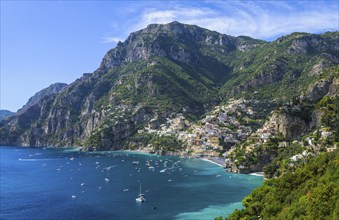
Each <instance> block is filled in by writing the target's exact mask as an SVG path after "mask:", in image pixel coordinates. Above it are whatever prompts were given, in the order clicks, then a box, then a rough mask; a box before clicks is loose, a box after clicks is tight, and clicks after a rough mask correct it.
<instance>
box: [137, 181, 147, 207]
mask: <svg viewBox="0 0 339 220" xmlns="http://www.w3.org/2000/svg"><path fill="white" fill-rule="evenodd" d="M144 196H145V195H144V194H142V193H141V183H140V187H139V195H138V197H137V198H136V199H135V201H136V202H146V199H145V197H144Z"/></svg>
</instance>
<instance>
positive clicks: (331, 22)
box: [126, 1, 338, 40]
mask: <svg viewBox="0 0 339 220" xmlns="http://www.w3.org/2000/svg"><path fill="white" fill-rule="evenodd" d="M208 4H209V5H210V6H211V7H206V4H205V6H203V7H198V6H192V7H189V6H187V5H186V6H185V5H183V6H180V5H173V6H171V5H170V4H169V5H168V6H167V8H166V9H163V8H159V7H158V8H157V7H154V8H151V9H145V10H144V11H142V12H141V14H140V16H139V17H138V20H137V21H136V22H135V23H134V24H133V25H132V26H131V28H130V29H128V30H126V31H128V32H131V31H136V30H139V29H142V28H145V27H146V26H147V25H148V24H151V23H158V24H163V23H169V22H171V21H179V22H182V23H187V24H195V25H198V26H201V27H204V28H207V29H210V30H215V31H218V32H221V33H224V34H229V35H235V36H238V35H248V36H251V37H255V38H260V39H269V40H270V39H275V38H277V37H279V36H281V35H285V34H289V33H292V32H295V31H302V32H313V33H314V32H320V31H324V30H333V29H338V12H337V11H338V6H336V7H331V6H329V5H326V3H319V5H314V4H316V2H312V3H310V2H305V5H300V4H301V3H300V2H299V3H298V4H295V5H291V4H290V3H288V2H273V1H272V2H261V3H260V4H259V3H257V2H247V1H246V2H240V1H236V2H233V1H232V2H208ZM332 6H333V5H332ZM126 34H128V33H126Z"/></svg>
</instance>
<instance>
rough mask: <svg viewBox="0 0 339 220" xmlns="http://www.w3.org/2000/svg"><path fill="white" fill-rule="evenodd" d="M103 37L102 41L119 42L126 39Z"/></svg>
mask: <svg viewBox="0 0 339 220" xmlns="http://www.w3.org/2000/svg"><path fill="white" fill-rule="evenodd" d="M101 39H102V41H101V42H102V43H118V42H119V41H124V39H122V38H120V37H103V38H101Z"/></svg>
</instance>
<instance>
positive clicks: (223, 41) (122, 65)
mask: <svg viewBox="0 0 339 220" xmlns="http://www.w3.org/2000/svg"><path fill="white" fill-rule="evenodd" d="M312 36H313V37H317V39H319V42H326V43H319V44H314V45H313V44H310V45H309V46H308V48H311V49H312V48H313V47H319V48H314V49H312V51H315V52H314V53H313V54H309V52H308V51H309V49H308V50H307V53H306V54H303V53H299V52H298V55H294V54H293V53H292V55H290V56H291V57H290V58H288V59H287V60H285V58H284V57H283V56H278V55H274V54H277V52H275V50H277V51H278V52H279V51H285V52H284V53H286V54H287V53H289V51H288V50H287V49H286V48H287V47H286V48H285V47H284V46H281V45H280V44H283V43H279V42H278V41H277V42H272V43H267V42H264V41H261V40H256V39H252V38H249V37H233V36H228V35H224V34H220V33H217V32H213V31H209V30H206V29H203V28H200V27H197V26H192V25H184V24H180V23H178V22H172V23H169V24H166V25H149V26H148V27H147V28H145V29H143V30H140V31H137V32H134V33H132V34H131V35H130V36H129V37H128V38H127V40H126V41H124V42H119V43H118V45H117V46H116V48H114V49H112V50H110V51H108V52H107V54H106V55H105V56H104V58H103V60H102V62H101V64H100V66H99V68H98V69H97V70H96V71H94V72H93V73H90V74H84V75H83V76H82V77H81V78H79V79H77V80H76V81H74V82H73V83H71V84H70V85H67V86H66V85H63V84H57V85H53V86H51V87H50V88H49V89H47V90H43V91H41V92H39V93H37V94H36V95H35V96H34V97H32V99H30V101H29V102H28V103H27V104H26V106H24V108H23V109H21V110H20V111H19V112H18V114H17V115H16V116H15V117H13V118H11V119H9V120H5V121H3V122H1V124H0V136H1V145H23V146H46V145H51V146H83V147H84V148H85V149H89V150H91V149H119V148H120V147H121V146H122V145H123V143H124V141H125V140H126V138H129V137H132V136H133V135H135V134H136V133H137V131H138V130H140V129H143V128H144V127H145V126H146V125H148V124H149V123H150V122H151V120H153V119H157V121H159V122H163V121H166V118H168V117H170V116H171V115H173V114H176V113H182V114H184V115H185V116H187V117H188V118H194V117H197V116H200V115H202V114H204V113H205V112H206V111H208V110H209V109H211V107H213V106H215V105H216V104H218V103H219V102H220V101H222V100H223V99H224V98H225V97H230V96H238V95H242V93H243V92H245V91H246V90H249V91H251V90H258V89H259V90H260V89H261V88H262V87H264V86H265V85H273V84H275V83H277V82H280V81H284V79H287V78H288V79H294V78H295V79H299V78H300V77H301V75H302V74H301V73H300V72H298V71H294V70H295V68H294V67H290V64H289V61H290V60H289V59H291V60H293V59H295V58H296V59H297V60H298V61H300V62H301V64H304V63H309V62H310V63H312V62H313V60H317V59H321V60H322V61H323V62H324V63H326V66H328V67H331V66H333V65H334V64H335V62H336V58H335V52H336V51H337V50H338V48H336V47H334V46H333V44H334V43H333V42H334V40H333V39H336V38H337V36H338V35H337V33H330V34H327V35H312ZM293 39H294V38H293ZM296 39H298V37H296ZM312 39H313V38H310V39H306V41H307V42H308V41H312ZM291 41H292V40H291V39H285V41H283V42H285V43H284V44H292V43H291ZM317 45H318V46H317ZM319 45H325V46H319ZM272 48H273V49H272ZM325 52H326V54H327V55H326V56H325V55H322V54H323V53H325ZM272 54H273V55H272ZM289 54H290V53H289ZM333 54H334V55H333ZM333 57H334V58H333ZM311 61H312V62H311ZM314 62H315V61H314ZM294 63H295V62H294ZM294 63H293V64H294ZM257 65H260V68H256V67H257ZM306 69H307V68H306V67H305V69H303V71H304V72H305V74H307V73H308V72H307V71H310V70H307V71H306ZM301 72H302V71H301ZM306 72H307V73H306ZM286 77H287V78H286ZM248 79H251V80H248ZM307 85H308V84H307ZM280 86H282V85H280V84H277V88H278V90H279V89H280V88H283V87H280ZM326 88H327V87H326ZM285 89H286V88H285ZM328 90H329V91H336V87H335V86H334V87H333V86H332V87H331V85H329V87H328ZM251 94H257V93H255V92H253V91H252V93H251ZM258 94H260V91H259V93H258ZM273 95H274V94H273ZM285 98H286V97H285ZM153 121H154V120H153Z"/></svg>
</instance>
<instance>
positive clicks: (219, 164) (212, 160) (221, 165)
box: [200, 157, 224, 168]
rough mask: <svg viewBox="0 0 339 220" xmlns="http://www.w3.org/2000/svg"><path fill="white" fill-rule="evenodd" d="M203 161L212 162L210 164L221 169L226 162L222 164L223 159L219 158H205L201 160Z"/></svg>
mask: <svg viewBox="0 0 339 220" xmlns="http://www.w3.org/2000/svg"><path fill="white" fill-rule="evenodd" d="M200 159H201V160H203V161H207V162H210V163H213V164H215V165H217V166H219V167H222V168H224V162H221V160H222V158H221V157H218V158H207V157H203V158H200Z"/></svg>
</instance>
